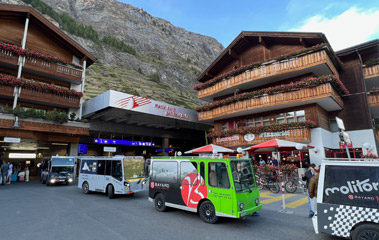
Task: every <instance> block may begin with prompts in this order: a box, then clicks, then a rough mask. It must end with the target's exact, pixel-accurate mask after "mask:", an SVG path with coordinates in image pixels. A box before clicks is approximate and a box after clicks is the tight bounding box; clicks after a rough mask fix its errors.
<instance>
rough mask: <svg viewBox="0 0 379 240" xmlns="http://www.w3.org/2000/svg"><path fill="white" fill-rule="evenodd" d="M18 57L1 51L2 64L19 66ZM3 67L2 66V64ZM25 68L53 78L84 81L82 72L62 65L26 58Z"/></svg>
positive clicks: (0, 59) (0, 60)
mask: <svg viewBox="0 0 379 240" xmlns="http://www.w3.org/2000/svg"><path fill="white" fill-rule="evenodd" d="M18 58H19V57H18V55H17V54H15V53H12V52H10V51H6V50H0V63H1V62H4V63H7V64H11V65H18ZM0 65H1V64H0ZM24 68H25V69H28V70H32V71H38V72H43V73H48V74H50V75H52V76H58V77H60V78H64V79H69V80H70V81H72V80H75V81H76V82H77V83H80V82H81V81H82V70H80V69H76V68H74V67H70V66H65V65H62V64H60V63H51V62H47V61H44V60H42V59H37V58H30V57H27V58H25V64H24Z"/></svg>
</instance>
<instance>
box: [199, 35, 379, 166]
mask: <svg viewBox="0 0 379 240" xmlns="http://www.w3.org/2000/svg"><path fill="white" fill-rule="evenodd" d="M378 50H379V49H378V40H376V41H372V42H369V43H365V44H361V45H359V46H355V47H352V48H349V49H346V50H342V51H339V52H338V53H337V54H336V53H335V52H334V51H333V49H332V48H331V46H330V44H329V42H328V40H327V39H326V37H325V35H324V34H322V33H297V32H242V33H241V34H240V35H238V36H237V38H236V39H235V40H234V41H233V42H232V43H231V44H230V45H229V46H228V47H227V48H226V49H225V50H224V51H223V52H222V53H221V55H220V56H219V57H218V58H217V59H216V60H215V61H214V62H213V63H212V64H211V65H210V66H209V67H208V68H207V69H206V70H205V71H204V72H203V73H202V74H201V75H200V76H199V77H198V81H199V82H200V83H199V84H198V85H196V86H195V87H194V89H195V90H197V91H198V98H200V99H203V100H206V101H208V102H209V103H208V104H205V105H202V106H200V107H198V109H197V111H198V112H199V120H200V121H202V122H208V123H214V131H213V132H211V133H209V137H211V138H212V141H213V143H214V144H217V145H222V146H225V147H232V148H237V147H248V146H252V145H256V144H259V143H262V142H264V141H268V140H271V139H273V138H278V139H284V140H289V141H296V142H302V143H308V144H310V145H313V146H315V147H316V148H315V150H309V151H303V152H301V154H302V156H301V157H302V159H309V157H310V158H311V161H312V162H315V163H319V162H320V161H321V159H322V158H324V157H346V155H347V154H346V151H345V150H344V149H345V148H344V146H341V144H339V135H338V128H337V125H336V122H335V117H336V116H337V117H339V118H341V119H343V120H344V123H345V127H346V131H347V132H348V133H349V134H350V137H351V139H352V146H349V147H350V148H349V151H350V153H351V155H352V157H360V156H361V153H362V151H363V153H366V152H367V149H365V148H363V149H362V145H363V144H364V143H367V144H366V145H365V146H369V144H371V145H372V146H373V147H371V148H370V149H368V150H370V151H372V152H373V153H375V154H376V153H377V144H376V137H375V136H376V133H375V130H374V129H375V128H374V125H373V124H372V121H371V120H372V119H373V118H378V117H379V110H378V109H379V107H378V106H379V98H378V95H376V94H374V93H372V94H369V95H368V97H367V92H368V91H369V90H370V89H368V88H372V87H374V86H376V85H378V84H379V79H378V70H379V68H378V62H376V64H373V65H370V66H369V67H368V66H365V65H364V62H365V61H368V60H370V59H378V57H379V55H378V54H379V51H378ZM378 87H379V85H378ZM376 108H378V109H376ZM376 111H377V112H376ZM291 154H292V153H291V152H282V153H281V157H280V160H284V161H287V160H288V159H289V157H288V156H290V155H291ZM255 155H256V156H255V157H256V159H257V158H260V157H261V158H263V159H267V158H268V156H269V155H271V153H257V154H255ZM291 157H292V158H294V157H295V158H298V157H299V156H298V155H295V156H293V155H292V156H291Z"/></svg>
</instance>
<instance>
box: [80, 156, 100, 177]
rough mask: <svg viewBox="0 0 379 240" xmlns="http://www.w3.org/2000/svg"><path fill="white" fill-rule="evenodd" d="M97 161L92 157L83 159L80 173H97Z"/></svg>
mask: <svg viewBox="0 0 379 240" xmlns="http://www.w3.org/2000/svg"><path fill="white" fill-rule="evenodd" d="M96 169H97V161H96V160H92V159H83V160H82V165H81V167H80V173H83V174H96Z"/></svg>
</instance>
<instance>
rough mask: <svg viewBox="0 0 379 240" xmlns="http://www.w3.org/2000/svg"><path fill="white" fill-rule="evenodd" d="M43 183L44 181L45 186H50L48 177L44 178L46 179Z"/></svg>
mask: <svg viewBox="0 0 379 240" xmlns="http://www.w3.org/2000/svg"><path fill="white" fill-rule="evenodd" d="M45 183H46V186H50V179H49V178H46V179H45Z"/></svg>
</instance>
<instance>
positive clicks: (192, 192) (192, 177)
mask: <svg viewBox="0 0 379 240" xmlns="http://www.w3.org/2000/svg"><path fill="white" fill-rule="evenodd" d="M181 187H182V188H181V189H182V190H181V194H182V199H183V202H184V203H185V204H186V205H187V206H188V207H190V208H197V205H198V204H199V202H200V200H201V199H203V198H206V197H207V186H206V185H205V181H204V178H202V177H201V176H200V175H198V174H196V173H189V174H187V175H186V176H185V177H184V178H183V181H182V185H181Z"/></svg>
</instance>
